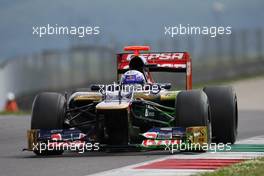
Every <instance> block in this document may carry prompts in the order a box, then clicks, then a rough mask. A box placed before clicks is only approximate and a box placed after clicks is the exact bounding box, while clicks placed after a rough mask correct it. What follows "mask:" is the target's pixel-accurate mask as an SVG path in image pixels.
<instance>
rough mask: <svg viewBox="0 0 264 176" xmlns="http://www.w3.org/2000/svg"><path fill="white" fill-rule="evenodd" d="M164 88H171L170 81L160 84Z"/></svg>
mask: <svg viewBox="0 0 264 176" xmlns="http://www.w3.org/2000/svg"><path fill="white" fill-rule="evenodd" d="M161 86H162V87H163V88H164V89H166V90H168V89H170V88H171V83H165V84H162V85H161Z"/></svg>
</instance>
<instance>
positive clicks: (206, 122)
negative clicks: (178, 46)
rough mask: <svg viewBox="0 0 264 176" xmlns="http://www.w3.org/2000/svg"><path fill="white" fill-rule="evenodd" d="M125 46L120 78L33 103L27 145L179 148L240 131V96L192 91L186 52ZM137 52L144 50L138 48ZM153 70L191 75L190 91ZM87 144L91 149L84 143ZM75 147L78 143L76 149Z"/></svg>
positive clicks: (223, 90)
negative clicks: (175, 86)
mask: <svg viewBox="0 0 264 176" xmlns="http://www.w3.org/2000/svg"><path fill="white" fill-rule="evenodd" d="M149 49H150V48H149V47H148V46H128V47H125V48H124V50H125V51H133V52H128V53H121V54H117V81H118V82H117V83H113V84H110V85H103V84H100V85H99V84H97V85H92V86H91V87H90V89H89V90H88V89H80V90H76V91H74V92H72V93H70V94H69V93H65V95H62V94H59V93H52V92H45V93H40V94H39V95H37V96H36V98H35V100H34V103H33V112H32V118H31V129H30V130H28V132H27V136H28V148H27V150H30V151H33V152H34V153H36V154H37V155H52V154H62V153H63V151H64V150H69V149H70V150H73V149H76V150H78V151H80V150H81V149H83V148H84V147H85V148H84V149H85V150H113V151H117V150H118V151H120V150H127V149H134V148H136V149H144V150H146V149H151V150H152V149H172V148H173V147H174V148H173V149H175V146H177V148H176V149H177V150H178V149H180V148H179V147H180V146H181V145H185V146H186V145H192V144H194V145H192V147H191V148H186V147H185V148H184V150H185V151H201V150H202V151H203V150H206V149H204V148H201V147H203V146H206V145H208V144H210V143H212V142H214V143H224V144H227V143H230V144H233V143H234V142H235V141H236V136H237V121H238V117H237V116H238V114H237V99H236V94H235V92H234V90H233V88H232V87H227V86H214V87H205V88H204V89H203V90H192V65H191V58H190V56H189V54H188V53H187V52H166V53H153V52H150V53H149V52H146V51H148V50H149ZM140 51H144V52H142V53H140ZM151 72H175V73H178V72H179V73H185V74H186V90H169V89H170V88H171V84H169V83H155V82H154V80H153V78H152V76H151ZM87 144H88V147H87ZM76 146H77V147H76Z"/></svg>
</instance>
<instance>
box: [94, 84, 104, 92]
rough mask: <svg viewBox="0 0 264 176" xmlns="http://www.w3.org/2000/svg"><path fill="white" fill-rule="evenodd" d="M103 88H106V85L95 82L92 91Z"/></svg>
mask: <svg viewBox="0 0 264 176" xmlns="http://www.w3.org/2000/svg"><path fill="white" fill-rule="evenodd" d="M102 88H104V85H99V84H93V85H91V90H92V91H99V90H101V89H102Z"/></svg>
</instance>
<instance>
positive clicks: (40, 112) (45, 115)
mask: <svg viewBox="0 0 264 176" xmlns="http://www.w3.org/2000/svg"><path fill="white" fill-rule="evenodd" d="M65 105H66V100H65V98H64V96H62V95H61V94H58V93H51V92H45V93H41V94H39V95H37V96H36V97H35V100H34V102H33V107H32V117H31V129H45V130H50V129H62V128H63V124H64V117H65ZM34 153H35V154H36V155H60V154H62V153H63V151H62V150H59V151H58V150H54V151H48V150H47V151H46V150H45V151H42V152H41V153H40V152H39V151H38V150H36V151H34Z"/></svg>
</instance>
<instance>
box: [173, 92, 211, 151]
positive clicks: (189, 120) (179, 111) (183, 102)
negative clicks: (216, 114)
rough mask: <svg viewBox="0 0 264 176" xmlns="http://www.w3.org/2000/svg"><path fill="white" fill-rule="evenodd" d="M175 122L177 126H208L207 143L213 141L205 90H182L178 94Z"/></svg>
mask: <svg viewBox="0 0 264 176" xmlns="http://www.w3.org/2000/svg"><path fill="white" fill-rule="evenodd" d="M175 123H176V126H179V127H186V128H187V127H198V126H206V127H207V143H210V142H211V123H210V111H209V102H208V99H207V96H206V94H205V93H204V92H203V91H201V90H189V91H182V92H180V93H179V94H178V95H177V97H176V116H175ZM195 151H196V150H195ZM198 151H203V150H198Z"/></svg>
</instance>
